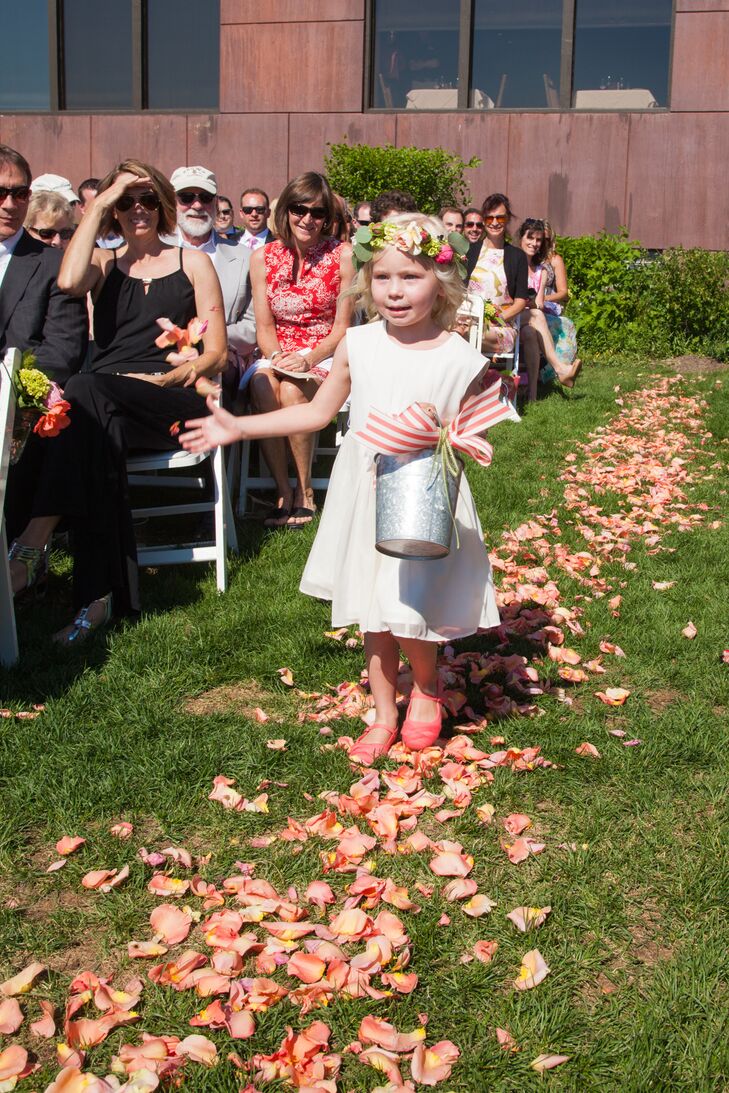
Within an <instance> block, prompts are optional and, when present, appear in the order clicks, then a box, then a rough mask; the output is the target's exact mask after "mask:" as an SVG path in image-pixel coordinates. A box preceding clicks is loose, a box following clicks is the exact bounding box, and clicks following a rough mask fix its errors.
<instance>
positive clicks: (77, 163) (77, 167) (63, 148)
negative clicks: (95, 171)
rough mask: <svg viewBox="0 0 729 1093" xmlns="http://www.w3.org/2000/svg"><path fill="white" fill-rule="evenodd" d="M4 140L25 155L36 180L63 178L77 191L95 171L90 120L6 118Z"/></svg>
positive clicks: (0, 130)
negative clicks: (41, 176)
mask: <svg viewBox="0 0 729 1093" xmlns="http://www.w3.org/2000/svg"><path fill="white" fill-rule="evenodd" d="M0 140H1V141H2V142H3V144H9V145H10V147H11V148H15V149H17V151H18V152H21V153H22V154H23V155H24V156H25V158H26V159H27V160H28V162H29V163H30V169H31V171H32V172H33V176H34V177H35V176H37V175H44V174H49V173H50V174H54V175H63V176H64V178H68V179H70V181H71V184H72V185H73V187H74V189H75V188H76V186H78V184H79V182H82V181H83V180H84V179H85V178H88V177H89V176H90V175H91V173H92V171H91V127H90V125H89V119H88V117H85V116H81V115H76V116H71V115H70V114H66V115H63V114H60V115H59V114H42V115H30V114H4V115H2V117H0Z"/></svg>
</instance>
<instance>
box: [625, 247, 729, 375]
mask: <svg viewBox="0 0 729 1093" xmlns="http://www.w3.org/2000/svg"><path fill="white" fill-rule="evenodd" d="M644 302H645V308H646V312H647V315H648V316H649V317H650V323H649V325H650V327H652V328H653V329H655V330H657V331H659V332H660V335H661V338H660V340H661V341H662V342H665V343H666V345H667V351H668V352H669V353H671V354H672V355H680V354H681V353H705V354H707V355H709V356H713V357H718V358H719V359H720V360H729V254H727V253H726V251H706V250H699V249H698V248H696V249H693V250H684V249H683V248H682V247H677V248H675V249H674V250H667V251H664V253H663V254H662V255H661V257H660V258H659V259H657V260H656V261H655V262H654V263H652V264H651V266H650V267H649V269H648V270H647V271H646V285H645V295H644Z"/></svg>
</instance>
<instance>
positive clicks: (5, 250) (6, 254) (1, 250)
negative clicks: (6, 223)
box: [0, 228, 23, 287]
mask: <svg viewBox="0 0 729 1093" xmlns="http://www.w3.org/2000/svg"><path fill="white" fill-rule="evenodd" d="M22 234H23V229H22V228H18V230H17V231H16V233H15V235H11V236H10V238H9V239H3V240H1V241H0V287H2V283H3V280H4V279H5V272H6V270H7V268H8V266H9V265H10V259H11V258H12V257H13V252H14V250H15V248H16V247H17V245H18V240H19V239H20V237H21V235H22Z"/></svg>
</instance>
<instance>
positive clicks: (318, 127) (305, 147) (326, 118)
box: [289, 114, 395, 178]
mask: <svg viewBox="0 0 729 1093" xmlns="http://www.w3.org/2000/svg"><path fill="white" fill-rule="evenodd" d="M345 137H346V138H347V139H348V140H349V141H350V143H352V144H388V143H390V144H394V143H395V118H394V117H383V116H379V115H378V116H376V115H374V114H292V115H291V124H290V131H289V178H294V177H295V176H296V175H298V174H300V173H301V172H302V171H321V170H322V169H323V167H324V156H325V154H326V152H327V147H326V145H327V142H330V143H331V144H339V143H341V142H342V141H343V140H344V139H345Z"/></svg>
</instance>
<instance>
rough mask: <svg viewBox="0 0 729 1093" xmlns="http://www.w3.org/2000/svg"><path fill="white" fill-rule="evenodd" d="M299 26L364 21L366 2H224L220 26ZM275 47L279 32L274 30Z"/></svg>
mask: <svg viewBox="0 0 729 1093" xmlns="http://www.w3.org/2000/svg"><path fill="white" fill-rule="evenodd" d="M263 18H265V20H266V22H268V23H298V22H303V21H304V20H311V21H314V22H327V21H328V20H330V19H335V20H336V19H364V0H266V3H265V4H264V5H262V4H261V2H260V0H222V3H221V5H220V22H221V23H222V24H223V25H225V24H226V23H246V24H251V23H260V22H261V20H262V19H263ZM271 34H272V35H273V36H274V37H273V39H272V41H273V42H274V44H275V34H276V31H275V28H271Z"/></svg>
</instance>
